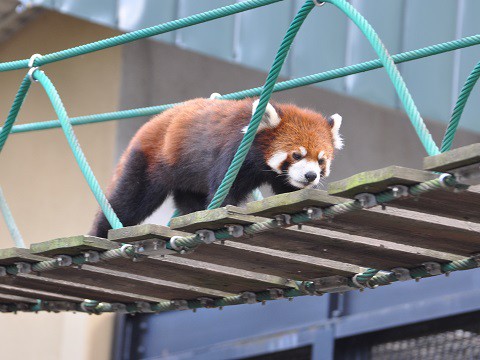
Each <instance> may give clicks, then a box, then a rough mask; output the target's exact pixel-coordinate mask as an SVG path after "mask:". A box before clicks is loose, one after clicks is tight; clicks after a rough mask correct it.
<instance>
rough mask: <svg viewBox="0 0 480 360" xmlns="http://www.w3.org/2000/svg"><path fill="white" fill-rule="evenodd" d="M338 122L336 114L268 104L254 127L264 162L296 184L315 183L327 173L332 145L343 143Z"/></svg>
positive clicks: (340, 119) (336, 146)
mask: <svg viewBox="0 0 480 360" xmlns="http://www.w3.org/2000/svg"><path fill="white" fill-rule="evenodd" d="M257 105H258V100H256V101H255V102H254V103H253V109H252V111H253V112H255V110H256V108H257ZM341 124H342V117H341V116H340V115H338V114H335V115H332V116H330V117H329V118H328V119H326V118H325V117H323V115H321V114H319V113H317V112H315V111H312V110H308V109H302V108H299V107H297V106H295V105H290V104H278V105H275V107H274V106H272V105H271V104H268V105H267V108H266V110H265V115H264V116H263V118H262V122H261V123H260V126H259V128H258V132H260V134H259V141H260V142H261V145H262V148H263V151H264V156H265V161H266V163H267V165H268V166H269V167H270V168H271V169H272V170H273V171H275V172H277V173H278V174H281V175H284V176H285V177H286V181H288V183H289V184H290V185H292V186H294V187H296V188H299V189H302V188H310V187H315V186H316V185H318V183H319V182H320V179H321V178H324V177H327V176H328V175H329V174H330V166H331V163H332V160H333V157H334V151H335V149H341V148H342V147H343V140H342V137H341V136H340V133H339V129H340V125H341Z"/></svg>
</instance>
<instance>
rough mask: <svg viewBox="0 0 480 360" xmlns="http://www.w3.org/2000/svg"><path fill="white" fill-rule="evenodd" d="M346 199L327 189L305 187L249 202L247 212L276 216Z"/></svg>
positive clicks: (328, 204)
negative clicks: (333, 194) (334, 194)
mask: <svg viewBox="0 0 480 360" xmlns="http://www.w3.org/2000/svg"><path fill="white" fill-rule="evenodd" d="M343 201H345V199H342V198H339V197H335V196H330V195H328V194H327V192H326V191H322V190H316V189H303V190H299V191H294V192H291V193H287V194H280V195H275V196H271V197H268V198H266V199H263V200H260V201H254V202H251V203H248V204H247V208H246V212H245V213H246V214H250V215H258V216H265V217H274V216H275V215H279V214H283V213H286V214H294V213H297V212H300V211H302V210H304V209H305V207H308V206H315V207H325V206H330V205H332V204H338V203H341V202H343Z"/></svg>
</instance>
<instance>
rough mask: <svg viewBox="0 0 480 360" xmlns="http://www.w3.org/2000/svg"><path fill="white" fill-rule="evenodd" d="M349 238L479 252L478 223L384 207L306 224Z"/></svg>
mask: <svg viewBox="0 0 480 360" xmlns="http://www.w3.org/2000/svg"><path fill="white" fill-rule="evenodd" d="M310 224H311V225H312V226H317V227H320V228H323V229H331V230H336V231H340V232H345V233H349V234H353V235H358V236H364V237H370V238H374V239H381V240H385V241H390V242H396V243H400V244H406V245H411V246H418V247H422V248H424V249H432V250H436V251H442V252H448V253H453V254H459V255H465V256H469V255H471V254H473V253H477V252H480V231H479V230H480V229H479V225H478V224H474V223H464V222H461V221H458V220H453V219H446V218H441V217H437V216H433V215H427V214H420V213H416V212H411V211H407V210H403V209H395V208H392V207H387V208H386V210H381V209H378V208H374V209H370V210H362V211H355V212H349V213H345V214H342V215H338V216H336V217H335V218H334V219H333V221H331V222H329V221H315V222H312V223H310Z"/></svg>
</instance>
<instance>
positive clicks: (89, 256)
mask: <svg viewBox="0 0 480 360" xmlns="http://www.w3.org/2000/svg"><path fill="white" fill-rule="evenodd" d="M83 257H84V258H85V262H86V263H91V264H93V263H97V262H99V261H100V254H99V253H98V251H95V250H88V251H86V252H84V253H83Z"/></svg>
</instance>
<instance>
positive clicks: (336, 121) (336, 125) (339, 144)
mask: <svg viewBox="0 0 480 360" xmlns="http://www.w3.org/2000/svg"><path fill="white" fill-rule="evenodd" d="M329 120H330V121H331V122H333V125H332V135H333V146H334V147H335V149H338V150H340V149H342V148H343V139H342V136H341V135H340V133H339V130H340V126H341V125H342V117H341V116H340V115H339V114H333V115H332V116H330V119H329Z"/></svg>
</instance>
